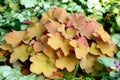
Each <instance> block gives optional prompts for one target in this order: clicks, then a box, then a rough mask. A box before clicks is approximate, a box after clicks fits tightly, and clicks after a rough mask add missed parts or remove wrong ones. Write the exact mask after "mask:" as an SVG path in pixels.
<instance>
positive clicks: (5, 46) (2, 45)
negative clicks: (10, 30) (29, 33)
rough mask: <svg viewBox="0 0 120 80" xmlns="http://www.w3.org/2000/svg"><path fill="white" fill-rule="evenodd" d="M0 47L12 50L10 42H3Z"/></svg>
mask: <svg viewBox="0 0 120 80" xmlns="http://www.w3.org/2000/svg"><path fill="white" fill-rule="evenodd" d="M0 48H1V49H3V50H8V51H9V52H12V46H11V45H10V44H7V43H4V44H1V45H0Z"/></svg>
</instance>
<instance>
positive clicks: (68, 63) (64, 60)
mask: <svg viewBox="0 0 120 80" xmlns="http://www.w3.org/2000/svg"><path fill="white" fill-rule="evenodd" d="M77 62H78V59H76V58H75V56H64V57H60V58H58V59H57V60H56V62H55V66H56V67H57V68H60V69H62V70H63V69H64V68H66V69H67V70H68V71H69V72H71V71H73V70H74V69H75V65H76V63H77Z"/></svg>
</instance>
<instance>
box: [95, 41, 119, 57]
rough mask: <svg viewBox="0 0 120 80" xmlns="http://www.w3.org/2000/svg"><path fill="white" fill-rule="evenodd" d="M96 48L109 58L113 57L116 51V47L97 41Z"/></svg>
mask: <svg viewBox="0 0 120 80" xmlns="http://www.w3.org/2000/svg"><path fill="white" fill-rule="evenodd" d="M97 48H99V49H100V50H101V51H102V53H103V54H106V55H108V56H110V57H113V55H114V53H115V52H116V51H117V47H116V46H115V45H114V44H109V43H107V42H102V41H97Z"/></svg>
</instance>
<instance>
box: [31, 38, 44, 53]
mask: <svg viewBox="0 0 120 80" xmlns="http://www.w3.org/2000/svg"><path fill="white" fill-rule="evenodd" d="M30 45H33V48H34V51H35V52H40V51H42V50H43V45H42V43H41V42H39V41H35V40H32V41H31V42H30Z"/></svg>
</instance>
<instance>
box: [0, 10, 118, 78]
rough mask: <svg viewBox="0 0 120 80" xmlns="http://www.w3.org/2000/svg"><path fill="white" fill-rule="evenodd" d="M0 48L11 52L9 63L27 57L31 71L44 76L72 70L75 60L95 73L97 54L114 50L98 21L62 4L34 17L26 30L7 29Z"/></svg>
mask: <svg viewBox="0 0 120 80" xmlns="http://www.w3.org/2000/svg"><path fill="white" fill-rule="evenodd" d="M0 48H1V49H3V50H7V51H9V52H10V58H9V62H10V63H11V64H12V63H15V62H17V61H21V62H25V61H26V60H29V61H30V62H31V64H30V71H31V72H33V73H36V74H43V75H44V76H45V77H47V78H55V77H63V76H62V75H64V74H62V73H63V71H64V70H66V71H68V72H73V71H74V70H75V65H76V63H77V62H79V63H80V68H81V69H83V70H85V71H86V72H87V73H92V74H95V73H96V72H97V71H100V70H101V69H102V67H101V68H100V67H99V68H98V67H97V66H99V65H100V64H98V63H97V58H98V57H99V56H106V57H113V55H114V53H115V52H116V51H117V47H116V45H115V44H114V43H113V41H112V39H111V37H110V35H109V34H108V33H107V32H106V31H105V30H104V29H103V27H102V25H101V24H99V23H98V22H96V21H92V20H88V19H87V18H86V17H85V16H84V15H83V14H78V13H75V14H67V12H66V10H65V9H63V8H52V9H49V10H48V11H47V12H44V13H43V14H42V17H41V19H40V20H37V18H33V19H32V24H31V25H30V27H29V28H27V30H25V31H15V30H13V31H12V32H9V33H7V34H6V35H5V42H4V44H2V45H0ZM56 73H57V74H56Z"/></svg>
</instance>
